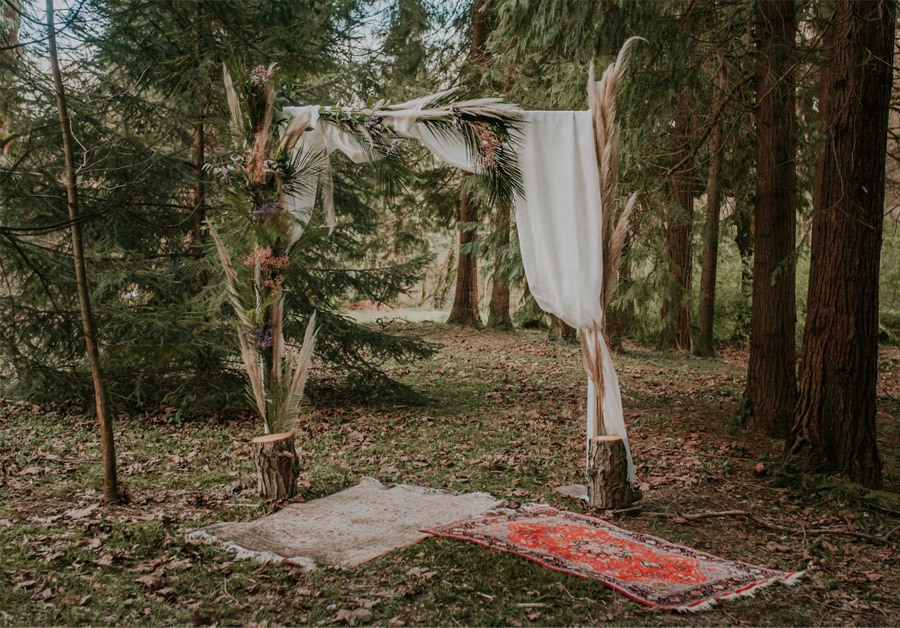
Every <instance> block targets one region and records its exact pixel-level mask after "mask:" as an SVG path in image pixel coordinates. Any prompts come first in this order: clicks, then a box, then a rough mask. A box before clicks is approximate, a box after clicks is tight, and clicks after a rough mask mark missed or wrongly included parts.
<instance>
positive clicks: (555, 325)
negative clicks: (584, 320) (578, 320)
mask: <svg viewBox="0 0 900 628" xmlns="http://www.w3.org/2000/svg"><path fill="white" fill-rule="evenodd" d="M547 340H550V341H551V342H578V330H577V329H575V328H574V327H570V326H569V325H567V324H566V323H565V322H564V321H563V320H562V319H560V318H557V317H556V316H551V317H550V331H548V332H547Z"/></svg>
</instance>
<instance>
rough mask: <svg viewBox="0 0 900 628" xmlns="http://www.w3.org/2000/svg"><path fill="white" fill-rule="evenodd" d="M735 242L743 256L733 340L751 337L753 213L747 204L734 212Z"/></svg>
mask: <svg viewBox="0 0 900 628" xmlns="http://www.w3.org/2000/svg"><path fill="white" fill-rule="evenodd" d="M734 225H735V234H734V244H735V246H737V249H738V254H739V255H740V257H741V305H740V308H739V309H738V311H737V316H736V317H735V318H736V320H735V322H734V333H733V334H732V337H731V339H732V340H741V341H742V340H746V339H747V338H749V337H750V309H751V301H752V299H753V215H752V214H751V213H750V210H749V209H748V208H747V207H746V206H741V205H739V206H738V207H737V208H735V212H734Z"/></svg>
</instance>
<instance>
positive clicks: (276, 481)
mask: <svg viewBox="0 0 900 628" xmlns="http://www.w3.org/2000/svg"><path fill="white" fill-rule="evenodd" d="M250 446H251V448H252V449H253V464H254V466H255V467H256V481H257V488H258V489H259V494H260V496H261V497H264V498H265V499H268V500H272V501H282V500H285V499H290V498H292V497H293V496H294V495H296V494H297V478H298V477H299V476H300V458H299V457H298V456H297V449H296V447H295V446H294V433H293V432H284V433H281V434H266V435H265V436H257V437H256V438H254V439H253V440H252V441H250Z"/></svg>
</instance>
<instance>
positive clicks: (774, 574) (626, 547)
mask: <svg viewBox="0 0 900 628" xmlns="http://www.w3.org/2000/svg"><path fill="white" fill-rule="evenodd" d="M424 532H427V533H429V534H432V535H434V536H442V537H448V538H453V539H461V540H464V541H471V542H473V543H477V544H479V545H483V546H484V547H488V548H491V549H495V550H499V551H502V552H511V553H514V554H518V555H519V556H522V557H524V558H527V559H528V560H531V561H534V562H536V563H538V564H540V565H543V566H544V567H547V568H549V569H554V570H556V571H561V572H564V573H569V574H572V575H575V576H581V577H584V578H594V579H597V580H600V581H602V582H603V583H604V584H606V585H607V586H609V587H611V588H613V589H615V590H616V591H619V592H620V593H623V594H625V595H627V596H628V597H630V598H631V599H633V600H636V601H638V602H640V603H642V604H646V605H647V606H650V607H652V608H657V609H663V610H677V611H697V610H703V609H706V608H709V607H710V606H712V605H713V604H715V603H716V601H718V600H727V599H732V598H735V597H740V596H745V595H752V594H753V593H754V592H755V591H756V590H757V589H759V588H760V587H764V586H767V585H769V584H772V583H775V582H782V583H785V584H794V583H795V582H796V580H797V578H799V577H800V576H801V575H802V574H803V572H782V571H774V570H772V569H766V568H764V567H758V566H756V565H750V564H748V563H742V562H736V561H731V560H725V559H724V558H719V557H718V556H713V555H711V554H707V553H705V552H701V551H698V550H695V549H691V548H689V547H685V546H683V545H678V544H676V543H671V542H669V541H666V540H665V539H660V538H657V537H655V536H650V535H649V534H641V533H638V532H629V531H628V530H624V529H622V528H619V527H618V526H614V525H612V524H611V523H609V522H608V521H606V520H604V519H600V518H599V517H592V516H588V515H581V514H578V513H573V512H567V511H564V510H557V509H556V508H552V507H550V506H544V505H537V506H523V507H522V508H520V509H518V510H509V509H501V510H496V511H493V512H490V513H487V514H486V515H484V516H482V517H477V518H474V519H468V520H465V521H458V522H456V523H451V524H449V525H444V526H439V527H434V528H431V529H428V530H424Z"/></svg>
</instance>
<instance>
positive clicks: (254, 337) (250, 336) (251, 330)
mask: <svg viewBox="0 0 900 628" xmlns="http://www.w3.org/2000/svg"><path fill="white" fill-rule="evenodd" d="M241 333H243V334H244V338H246V339H247V340H248V341H249V342H250V344H251V345H252V346H253V348H254V349H256V350H257V351H260V350H262V349H267V348H268V347H271V346H272V343H273V342H274V341H275V338H274V335H273V334H272V329H271V328H270V327H269V326H268V325H265V326H260V325H254V326H253V327H244V328H243V329H242V330H241Z"/></svg>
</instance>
